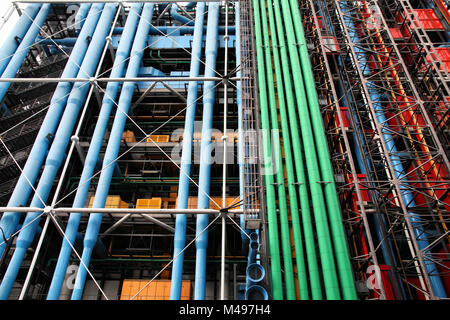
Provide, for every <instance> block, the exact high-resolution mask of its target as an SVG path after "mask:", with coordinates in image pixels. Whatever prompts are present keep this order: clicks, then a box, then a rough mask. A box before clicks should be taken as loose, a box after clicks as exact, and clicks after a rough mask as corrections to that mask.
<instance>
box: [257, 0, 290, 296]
mask: <svg viewBox="0 0 450 320" xmlns="http://www.w3.org/2000/svg"><path fill="white" fill-rule="evenodd" d="M253 12H254V18H255V44H256V60H257V68H258V71H260V72H258V89H259V106H260V109H261V127H262V148H263V161H264V172H263V174H264V182H265V187H266V204H267V220H268V230H269V232H268V233H269V234H268V242H269V252H270V257H271V259H270V271H271V282H272V283H271V289H272V299H274V300H281V299H283V282H282V278H281V262H280V248H279V236H278V222H277V207H276V198H275V189H274V177H273V172H272V171H273V170H272V167H271V164H272V148H271V141H270V123H269V111H268V101H267V91H266V77H265V74H264V71H263V70H264V52H263V44H262V34H261V15H260V12H259V6H258V0H253Z"/></svg>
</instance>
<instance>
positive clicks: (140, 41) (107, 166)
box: [72, 3, 154, 300]
mask: <svg viewBox="0 0 450 320" xmlns="http://www.w3.org/2000/svg"><path fill="white" fill-rule="evenodd" d="M153 9H154V4H153V3H146V4H145V5H144V8H143V10H142V15H141V19H140V22H139V26H138V29H137V32H136V37H135V40H134V43H133V47H132V49H131V54H130V57H131V58H130V60H129V64H128V69H127V73H126V75H125V77H126V78H135V77H136V76H137V75H138V73H139V66H140V64H141V62H142V57H143V55H144V48H145V46H146V43H147V40H148V33H149V29H150V22H151V20H152V17H153ZM135 85H136V84H135V82H132V81H130V82H125V83H124V84H123V87H122V92H121V94H120V98H119V106H118V109H119V110H117V111H116V115H115V117H114V123H113V127H112V129H111V135H110V138H109V142H108V146H107V148H106V151H105V156H104V159H103V166H102V173H101V174H100V178H99V181H98V185H97V190H96V193H95V199H94V203H93V205H92V207H93V208H103V207H104V206H105V203H106V198H107V196H108V191H109V187H110V184H111V179H112V175H113V173H114V165H112V164H113V163H114V162H115V160H116V158H117V156H118V153H119V148H120V141H121V139H122V134H123V130H124V128H125V122H126V120H127V114H128V111H129V108H130V104H131V99H132V98H133V93H134V89H135ZM101 222H102V214H101V213H93V214H91V215H90V217H89V221H88V226H87V229H86V233H85V236H84V241H83V244H84V248H83V254H82V257H81V259H82V261H83V263H84V265H86V266H89V262H90V259H91V255H92V251H93V249H94V245H95V243H96V242H97V237H98V232H99V230H100V226H101ZM84 265H80V267H79V269H78V273H77V277H76V280H75V287H74V290H73V292H72V300H80V299H81V297H82V295H83V289H84V284H85V281H86V275H87V269H86V268H85V267H84Z"/></svg>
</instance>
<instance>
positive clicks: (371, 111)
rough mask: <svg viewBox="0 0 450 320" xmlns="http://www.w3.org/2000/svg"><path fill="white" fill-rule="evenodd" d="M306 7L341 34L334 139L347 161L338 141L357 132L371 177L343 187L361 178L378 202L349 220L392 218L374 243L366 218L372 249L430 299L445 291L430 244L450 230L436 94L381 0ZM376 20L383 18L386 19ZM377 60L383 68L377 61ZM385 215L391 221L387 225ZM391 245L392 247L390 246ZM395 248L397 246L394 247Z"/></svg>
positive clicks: (330, 110)
mask: <svg viewBox="0 0 450 320" xmlns="http://www.w3.org/2000/svg"><path fill="white" fill-rule="evenodd" d="M393 2H394V1H393ZM401 2H404V1H401ZM304 7H306V8H308V10H310V11H308V12H312V13H313V16H314V19H315V25H316V26H318V25H319V24H318V14H317V11H319V12H320V15H321V17H322V19H323V20H322V23H323V25H324V26H325V28H324V30H320V31H318V30H316V31H314V32H316V33H323V35H324V36H331V37H334V38H335V39H336V40H337V42H336V45H337V47H338V50H337V52H338V56H339V58H336V59H334V63H335V64H336V65H337V66H339V69H338V70H339V71H338V72H337V73H338V74H337V75H336V76H335V75H333V76H331V75H330V74H328V77H329V80H328V81H327V82H326V85H324V86H323V88H322V90H323V92H325V95H326V94H327V92H328V93H332V94H333V95H334V101H335V103H334V104H331V103H327V104H325V105H324V108H323V113H324V117H329V118H330V120H329V121H330V122H329V124H328V125H329V130H330V131H329V135H328V137H329V140H330V141H331V143H330V146H332V149H333V153H335V154H336V159H338V161H339V162H341V161H342V162H343V164H344V165H343V167H342V169H345V163H347V164H350V165H351V162H353V161H348V155H346V154H345V153H342V151H343V150H339V148H341V144H342V141H344V145H345V146H346V147H348V143H345V140H347V139H348V137H352V141H353V142H354V143H356V144H355V148H356V150H357V151H356V152H358V153H359V154H360V155H361V158H358V164H359V167H360V170H365V173H366V175H367V180H364V181H358V180H356V181H355V180H354V181H350V182H351V184H350V185H349V184H343V185H342V186H341V188H342V191H341V192H342V193H343V194H345V189H346V188H348V187H354V188H356V187H357V186H358V185H359V186H360V188H361V187H362V188H364V189H365V190H367V191H368V192H370V194H371V195H372V197H373V198H372V199H373V200H372V201H373V203H366V204H365V203H364V202H362V203H361V202H358V203H357V205H358V208H359V210H360V212H358V211H356V212H353V214H356V216H353V217H352V216H349V219H348V221H347V223H348V224H349V225H350V227H351V226H352V225H353V226H355V227H357V228H358V225H359V224H360V221H361V220H360V217H359V216H361V217H362V218H363V221H364V218H365V217H364V216H367V213H369V216H374V219H375V218H378V219H382V220H385V222H382V223H381V224H380V228H381V229H380V230H377V233H378V234H377V236H378V237H379V239H378V241H379V243H380V244H379V245H378V246H376V247H375V248H376V249H375V251H374V249H373V248H374V245H373V242H374V241H373V240H374V237H371V236H370V232H369V233H368V231H370V229H368V225H367V223H366V222H365V221H364V222H365V223H364V229H365V231H364V234H365V236H366V241H368V242H369V244H368V245H369V247H370V252H369V253H370V254H371V255H372V256H373V254H374V253H375V252H380V249H382V250H381V251H383V255H384V260H385V264H388V265H390V266H391V268H392V270H393V272H394V277H395V278H396V279H397V280H396V281H397V288H396V290H398V291H397V293H398V294H400V295H402V291H403V294H405V291H406V292H411V290H412V289H413V288H414V289H416V290H419V291H420V292H422V293H423V294H424V295H425V297H426V298H428V299H437V298H443V293H442V288H441V287H440V285H439V279H438V278H436V277H438V276H437V275H436V269H433V268H435V267H433V265H435V266H437V265H439V264H440V261H439V259H438V258H437V257H436V258H435V256H434V255H433V254H432V253H431V249H433V247H434V246H436V245H437V244H438V243H442V242H443V243H444V246H445V241H444V240H445V238H446V236H447V235H448V232H446V224H447V223H448V219H446V218H443V217H442V216H441V212H440V211H442V209H443V206H444V205H445V203H444V202H443V199H440V198H439V197H440V195H443V197H445V194H446V193H445V192H446V191H445V189H446V188H447V186H448V184H449V180H448V177H446V176H445V174H444V176H441V175H440V172H449V171H448V170H449V161H448V158H447V154H446V150H445V148H444V144H443V143H442V141H440V139H439V135H438V134H437V132H436V129H435V127H434V126H433V122H432V121H431V119H430V113H429V112H431V110H430V109H429V108H428V107H426V105H429V102H428V101H426V98H425V97H423V96H422V95H421V91H420V90H419V89H418V88H417V87H416V83H417V81H414V80H413V79H412V77H411V74H410V71H409V70H408V68H407V67H406V65H405V62H404V60H403V57H402V55H401V54H400V52H399V49H398V47H397V45H396V44H395V42H394V40H393V39H392V35H391V34H390V32H389V28H388V26H387V24H386V21H385V19H384V16H383V15H381V14H380V15H377V16H372V13H371V12H370V11H369V8H370V9H371V10H373V11H372V12H375V13H381V12H382V11H381V10H380V7H379V3H378V2H377V1H364V2H357V1H354V2H352V1H309V2H308V3H306V4H305V5H304ZM409 8H411V7H409ZM376 22H379V24H380V26H379V27H378V24H377V23H376ZM310 30H312V28H311V27H310ZM312 38H313V37H311V39H312ZM318 47H320V48H321V51H322V53H319V54H321V55H323V52H327V51H328V52H329V50H330V47H329V46H327V45H326V44H324V42H321V43H320V45H318ZM331 50H332V49H331ZM331 56H332V57H333V55H332V54H331ZM369 57H370V58H371V59H373V60H369ZM339 59H341V60H339ZM325 60H326V59H325ZM331 61H333V60H332V59H331ZM339 63H340V64H339ZM374 65H375V66H376V68H377V69H376V72H375V71H372V70H373V69H371V68H374ZM322 68H323V69H327V70H330V68H329V66H323V65H322V66H321V65H320V64H318V67H317V70H316V71H315V72H316V74H317V75H320V74H322V76H323V75H324V72H323V71H322V70H321V69H322ZM325 76H327V74H326V73H325ZM321 79H322V78H321ZM332 79H333V80H332ZM336 79H339V80H338V81H339V82H337V83H341V84H342V85H343V87H344V88H343V90H345V91H344V92H343V93H342V92H341V93H340V95H341V96H342V97H343V98H340V99H338V97H339V96H338V93H337V92H336V90H333V85H332V83H333V81H336ZM355 79H358V80H355ZM441 80H443V81H445V79H441ZM330 87H331V88H330ZM341 90H342V89H341ZM325 97H326V96H325ZM344 103H346V105H345V107H346V111H345V112H343V110H342V109H341V110H339V109H340V108H339V105H341V106H342V105H343V104H344ZM347 109H348V110H347ZM383 114H386V116H384V115H383ZM342 115H347V117H348V121H350V123H351V124H352V125H351V128H353V130H360V133H359V134H358V133H352V131H349V128H348V125H347V127H346V128H345V127H344V128H343V126H342V124H343V120H344V119H342ZM337 120H339V121H337ZM338 127H340V128H339V129H338ZM346 132H348V133H346ZM356 132H358V131H356ZM339 140H340V141H341V142H339ZM358 141H359V142H358ZM398 141H402V143H404V146H406V148H405V147H402V149H401V150H400V149H397V148H396V144H397V143H398ZM361 146H363V147H361ZM348 150H349V149H347V152H348ZM346 158H347V159H346ZM339 159H341V160H339ZM349 162H350V163H349ZM352 170H353V169H352ZM342 172H343V173H345V171H342ZM352 185H353V186H352ZM424 190H426V191H424ZM418 196H422V197H425V199H426V205H427V207H428V208H429V211H428V212H429V215H426V214H425V211H423V209H422V208H420V206H419V205H416V204H415V201H418V200H419V199H418ZM357 197H358V199H360V192H357ZM358 201H359V200H358ZM364 206H366V209H365V210H364ZM364 211H365V214H364ZM444 211H445V209H444ZM382 220H379V222H378V223H380V221H382ZM384 223H386V226H385V228H386V229H384V228H383V227H382V225H383V224H384ZM430 226H431V227H430ZM425 228H436V230H441V232H440V233H439V234H441V236H439V237H434V236H433V237H429V239H428V240H427V236H426V232H425ZM442 228H443V229H442ZM442 230H443V231H442ZM402 233H403V237H401V234H402ZM403 238H404V239H405V241H406V243H408V245H409V251H410V252H409V256H408V254H406V252H405V250H401V251H399V248H398V245H399V244H398V241H399V240H400V239H403ZM389 246H393V248H392V249H389V248H388V247H389ZM392 250H393V251H392ZM388 251H392V255H391V254H390V253H388ZM354 254H355V252H354ZM366 254H367V253H366ZM360 258H364V257H361V256H355V259H360ZM364 260H365V259H363V260H362V261H363V262H364ZM389 261H390V262H389ZM372 263H374V261H372ZM360 270H361V269H360ZM362 270H364V269H362ZM411 273H416V275H417V276H418V277H419V280H420V288H418V287H417V286H416V285H415V284H413V283H411V282H409V281H408V279H407V277H406V276H407V275H408V274H411ZM409 294H410V293H408V295H409ZM444 295H445V294H444Z"/></svg>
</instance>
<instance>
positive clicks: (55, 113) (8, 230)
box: [0, 3, 104, 256]
mask: <svg viewBox="0 0 450 320" xmlns="http://www.w3.org/2000/svg"><path fill="white" fill-rule="evenodd" d="M103 6H104V5H103V4H100V3H99V4H95V5H93V6H92V9H91V10H90V12H89V16H88V18H87V20H86V23H85V25H84V27H83V29H82V30H81V33H80V36H79V37H78V40H77V43H76V44H75V47H74V48H73V50H72V53H71V55H70V58H69V60H68V61H67V64H66V66H65V68H64V71H63V73H62V75H61V78H74V77H76V76H77V74H78V72H79V67H78V66H79V65H80V64H81V63H82V61H83V59H84V56H85V53H86V50H87V48H88V46H89V40H88V39H89V38H90V37H92V34H93V33H94V30H95V26H96V25H97V22H98V19H99V17H100V12H101V10H102V9H103ZM71 88H72V85H71V84H70V83H69V82H60V83H58V86H57V87H56V90H55V93H54V94H53V97H52V100H51V102H50V107H49V109H48V111H47V114H46V116H45V118H44V121H43V122H42V124H41V128H40V129H39V132H38V134H37V137H36V140H35V142H34V144H33V148H32V149H31V151H30V155H29V156H28V159H27V162H26V163H25V166H24V168H23V173H22V174H21V175H20V177H19V180H18V181H17V184H16V186H15V188H14V191H13V193H12V195H11V198H10V199H9V202H8V205H7V206H8V207H20V206H26V205H27V202H28V198H29V196H30V193H31V191H32V188H31V186H30V183H31V184H34V182H35V181H36V179H37V176H38V174H39V171H40V169H41V165H42V163H43V161H44V159H45V157H46V156H47V153H48V149H49V146H50V144H51V141H52V137H53V136H54V133H55V131H56V128H57V126H58V124H59V120H60V118H61V114H62V112H63V110H64V107H65V106H66V102H67V99H68V94H69V93H70V90H71ZM20 216H21V215H20V213H18V212H5V213H4V214H3V216H2V219H1V220H0V227H1V228H2V229H3V231H4V232H5V237H7V238H8V237H9V236H10V235H11V234H12V232H13V230H14V229H15V227H16V226H17V224H18V222H19V219H20ZM4 248H5V245H4V244H1V245H0V256H1V254H2V253H3V250H4Z"/></svg>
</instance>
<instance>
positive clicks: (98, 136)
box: [47, 3, 143, 300]
mask: <svg viewBox="0 0 450 320" xmlns="http://www.w3.org/2000/svg"><path fill="white" fill-rule="evenodd" d="M142 6H143V5H142V3H134V4H133V5H132V9H131V10H130V12H129V15H128V17H127V21H126V24H125V28H124V32H123V34H122V38H121V40H120V43H119V48H118V49H117V52H116V55H115V57H116V58H115V60H114V65H113V67H112V70H111V75H110V77H112V78H120V77H123V75H124V73H125V67H126V65H127V64H126V63H124V62H125V61H126V59H128V57H129V55H130V50H131V46H132V44H133V40H134V36H135V33H136V29H137V25H138V21H139V15H140V13H141V10H142ZM119 87H120V83H119V82H108V85H107V87H106V91H105V92H106V93H105V96H104V98H103V102H102V106H101V109H100V114H99V116H98V120H97V124H96V127H95V130H94V133H93V135H92V139H91V144H90V146H89V151H88V153H87V155H86V159H85V162H84V167H83V172H82V173H81V178H80V182H79V185H78V189H77V192H76V194H75V199H74V201H73V205H72V207H73V208H82V207H83V206H84V203H85V200H86V196H87V193H88V191H89V186H90V181H91V180H90V178H91V177H92V175H93V173H94V170H95V168H96V165H97V162H98V159H99V152H100V149H101V146H102V142H103V138H104V135H105V131H106V127H107V125H108V121H109V117H110V115H111V111H112V110H113V109H114V100H115V99H116V96H117V92H118V91H119ZM81 216H82V215H81V213H75V212H74V213H71V214H70V217H69V220H68V222H67V227H66V231H65V233H66V237H67V239H63V243H62V247H61V251H60V254H59V257H58V262H57V264H56V267H55V271H54V274H53V279H52V283H51V285H50V289H49V292H48V295H47V300H57V299H58V298H59V294H60V291H61V286H62V284H63V281H64V277H65V272H66V268H67V265H68V263H69V259H70V255H71V252H72V248H71V246H70V244H69V242H70V243H72V244H73V243H74V241H75V238H76V236H77V234H78V233H77V230H78V226H79V224H80V220H81ZM68 241H69V242H68Z"/></svg>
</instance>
